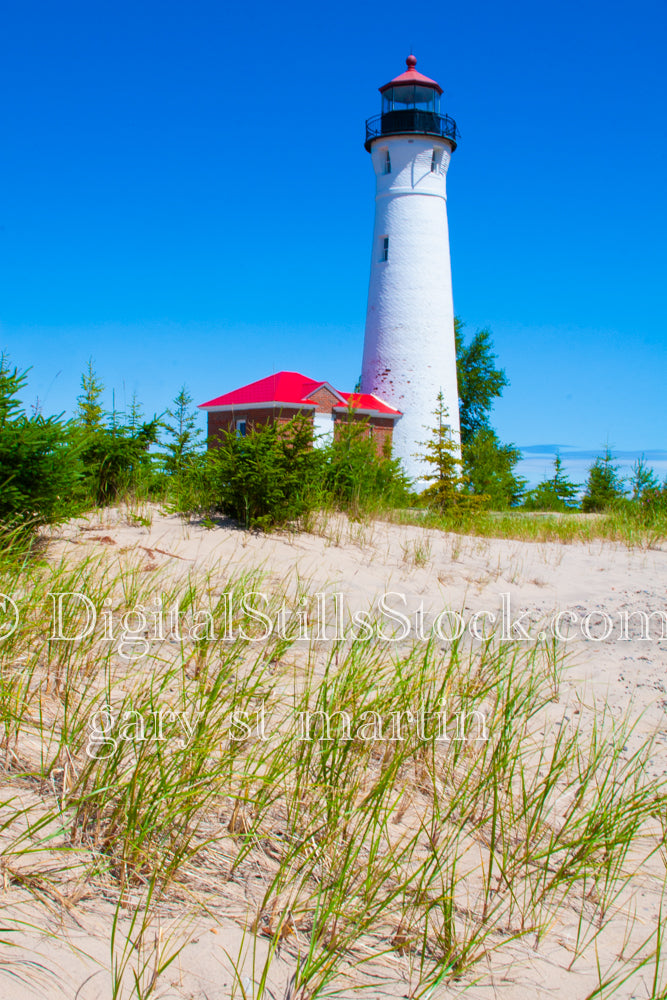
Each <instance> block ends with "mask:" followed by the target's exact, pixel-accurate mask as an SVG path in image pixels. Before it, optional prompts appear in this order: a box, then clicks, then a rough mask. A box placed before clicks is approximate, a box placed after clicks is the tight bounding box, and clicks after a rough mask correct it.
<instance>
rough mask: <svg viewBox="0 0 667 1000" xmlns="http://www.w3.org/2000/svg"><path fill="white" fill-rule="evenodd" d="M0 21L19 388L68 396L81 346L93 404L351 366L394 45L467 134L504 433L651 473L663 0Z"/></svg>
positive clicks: (660, 227)
mask: <svg viewBox="0 0 667 1000" xmlns="http://www.w3.org/2000/svg"><path fill="white" fill-rule="evenodd" d="M3 20H4V23H3V37H2V41H1V42H0V46H1V50H0V55H1V59H0V82H1V84H2V93H3V97H4V100H3V102H2V109H1V111H0V125H1V128H2V145H3V153H2V157H1V158H0V346H1V347H2V348H4V349H5V350H6V351H8V352H9V354H10V356H11V359H12V361H13V362H14V363H16V364H17V365H18V366H19V367H21V368H27V367H29V366H32V371H31V374H30V382H29V389H28V393H27V395H26V402H27V403H30V404H32V403H34V402H35V400H36V399H37V398H39V400H40V403H41V405H42V406H43V408H44V412H46V413H54V412H60V411H65V412H66V413H69V412H71V410H72V407H73V405H74V402H75V398H76V395H77V393H78V391H79V379H80V374H81V371H82V370H83V368H84V366H85V364H86V362H87V360H88V358H89V357H91V356H92V357H93V358H94V362H95V366H96V368H97V370H98V372H99V374H100V376H101V377H102V379H103V381H104V382H105V384H106V385H107V388H108V395H107V405H108V406H109V407H110V406H111V399H112V397H111V392H112V389H113V391H114V393H115V401H116V406H117V407H119V408H122V406H123V405H124V403H129V401H130V399H131V396H132V394H133V393H134V392H136V393H137V395H138V397H139V399H140V400H141V401H142V402H143V404H144V408H145V410H146V411H147V412H148V413H149V414H152V413H153V412H154V411H157V412H161V411H163V410H164V409H165V408H166V406H167V405H168V404H169V401H170V399H171V398H172V397H173V396H174V395H175V394H176V392H177V391H178V389H179V387H180V385H181V384H182V383H184V382H185V383H186V384H187V386H188V387H189V389H190V391H191V392H192V394H193V396H194V397H195V399H196V401H197V402H202V401H204V400H206V399H209V398H211V397H212V396H215V395H218V394H220V393H222V392H224V391H227V390H229V389H232V388H235V387H236V386H238V385H242V384H244V383H245V382H249V381H253V380H254V379H256V378H261V377H263V376H264V375H266V374H269V373H270V372H271V371H274V370H280V369H294V370H297V371H302V372H304V373H305V374H307V375H310V376H312V377H316V378H323V379H324V378H326V379H329V380H330V381H331V382H333V383H334V384H336V385H338V386H339V387H340V388H342V389H349V388H351V387H352V386H353V385H354V383H355V382H356V380H357V377H358V375H359V370H360V366H361V352H362V344H363V329H364V319H365V307H366V294H367V284H368V269H369V253H370V241H371V234H372V223H373V196H374V178H373V173H372V170H371V166H370V159H369V157H368V154H367V153H366V152H365V150H364V148H363V138H364V132H363V126H364V120H365V118H367V117H369V116H371V115H373V114H376V113H377V112H378V111H379V95H378V93H377V88H378V87H379V86H380V85H381V84H383V83H385V82H386V81H387V80H389V79H390V78H391V77H393V76H394V75H396V74H397V73H399V72H401V71H402V69H403V68H404V60H405V56H406V55H407V54H408V52H409V51H410V48H411V47H412V48H413V50H414V52H415V54H416V55H417V58H418V68H419V69H420V70H421V71H422V72H424V73H426V74H427V75H428V76H431V77H434V78H435V79H437V80H438V81H439V82H440V84H441V85H442V86H443V88H444V90H445V108H446V110H447V111H448V112H449V113H450V114H452V115H453V116H454V117H455V118H456V120H457V122H458V125H459V127H460V129H461V133H462V140H461V143H460V145H459V148H458V149H457V151H456V153H455V155H454V157H453V160H452V164H451V167H450V171H449V180H448V187H449V220H450V235H451V250H452V270H453V286H454V302H455V308H456V311H457V312H458V313H459V315H460V316H461V317H462V318H463V319H464V320H465V322H466V324H467V330H468V331H469V332H474V330H475V329H477V328H479V327H489V328H490V329H491V331H492V334H493V340H494V344H495V347H496V351H497V354H498V356H499V358H500V361H501V364H502V365H503V366H504V367H505V369H506V371H507V374H508V376H509V378H510V382H511V384H510V386H509V388H508V389H506V390H505V395H504V398H503V399H502V400H500V401H499V402H498V403H497V405H496V407H495V411H494V421H493V422H494V425H495V426H496V428H497V430H498V432H499V434H500V436H501V438H502V439H503V440H505V441H513V442H515V443H516V444H518V445H520V446H522V447H530V448H533V449H535V448H537V449H538V451H535V450H533V451H532V452H526V454H527V456H528V459H527V460H528V461H529V462H535V461H536V459H535V455H538V456H539V455H540V454H541V452H540V451H539V448H542V449H543V450H544V449H545V448H546V447H547V445H548V446H549V448H550V447H551V446H552V445H555V444H557V445H559V446H560V447H561V448H562V449H563V453H564V455H565V457H566V458H567V455H569V454H573V455H574V454H579V453H587V452H589V451H592V452H594V453H595V452H596V451H597V450H599V449H600V448H602V447H603V446H604V445H605V443H607V442H609V444H610V445H611V446H612V448H614V449H617V450H618V451H619V452H624V453H628V454H629V455H631V456H632V455H634V454H636V453H637V452H639V451H645V452H646V453H647V455H648V453H649V452H650V453H651V462H652V464H654V465H655V467H656V468H658V469H660V471H662V470H663V468H664V470H665V471H667V434H666V432H665V428H666V426H667V421H666V420H665V417H664V408H665V404H664V397H665V383H666V381H667V378H666V371H667V365H666V362H667V333H666V327H665V313H666V308H665V306H666V298H667V293H666V291H665V288H666V285H667V283H666V282H665V274H666V273H667V259H666V258H667V239H666V237H665V233H666V232H667V195H666V190H667V184H665V174H664V170H665V152H666V148H665V147H666V145H667V142H666V139H665V128H664V96H665V82H666V81H665V75H666V74H665V68H664V67H665V60H664V46H665V36H666V33H665V27H666V21H667V12H666V10H665V8H664V5H663V4H661V3H659V2H658V0H639V2H637V3H635V4H633V5H632V6H629V5H627V4H620V3H615V2H605V3H604V4H603V3H602V2H598V0H595V2H586V0H584V2H578V3H573V2H570V0H565V2H560V3H558V4H556V3H541V4H535V3H534V2H531V3H527V2H520V3H508V4H504V5H500V4H498V3H495V2H494V3H491V2H486V0H484V2H481V3H477V4H475V5H471V4H469V3H467V2H464V0H453V2H451V3H449V4H447V5H444V6H443V5H435V6H429V7H428V8H425V7H424V6H422V5H414V6H413V7H412V8H410V9H409V10H407V9H406V7H405V5H404V4H403V3H400V4H399V3H397V2H396V0H388V2H386V3H383V4H377V3H373V4H364V3H359V2H357V3H354V4H352V3H350V2H348V0H345V2H343V3H339V4H337V5H335V6H332V5H321V4H317V5H312V4H308V5H305V4H301V3H299V4H281V5H277V4H267V3H265V2H263V0H260V2H257V3H254V4H253V5H251V6H242V5H239V4H236V5H227V4H220V3H217V4H214V3H212V2H208V0H191V2H190V3H188V4H187V5H186V4H181V3H179V4H176V3H173V2H171V0H162V2H160V3H157V2H153V0H150V2H141V0H135V2H133V3H132V4H130V3H128V2H126V0H116V2H114V3H107V2H104V0H102V2H100V0H95V3H90V2H89V0H86V2H85V3H71V2H68V0H64V2H63V3H62V4H59V5H54V4H51V3H32V2H30V0H24V2H22V3H21V4H18V3H13V4H11V5H9V6H8V7H7V8H6V10H5V15H4V19H3ZM547 454H548V452H545V455H547ZM537 461H538V462H539V461H541V459H540V458H539V457H538V459H537ZM624 461H625V460H624ZM628 461H629V459H628ZM543 464H544V465H545V466H546V467H547V468H546V471H548V464H549V461H548V458H545V459H544V462H543ZM526 468H528V466H526ZM531 468H532V466H531ZM573 468H574V466H573ZM530 475H531V478H533V473H531V474H530ZM536 475H537V476H538V478H539V475H540V473H536Z"/></svg>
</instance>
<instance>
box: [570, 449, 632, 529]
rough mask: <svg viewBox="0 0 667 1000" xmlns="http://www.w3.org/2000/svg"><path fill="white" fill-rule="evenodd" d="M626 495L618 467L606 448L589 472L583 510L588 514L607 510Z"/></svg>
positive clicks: (582, 502)
mask: <svg viewBox="0 0 667 1000" xmlns="http://www.w3.org/2000/svg"><path fill="white" fill-rule="evenodd" d="M624 495H625V488H624V486H623V480H622V478H621V477H620V476H619V474H618V465H617V464H616V463H615V462H614V460H613V456H612V454H611V451H610V450H609V447H606V448H605V452H604V455H602V456H599V457H598V458H596V459H595V462H594V464H593V465H592V466H591V467H590V469H589V470H588V482H587V483H586V490H585V492H584V496H583V498H582V501H581V509H582V510H583V511H586V512H587V513H590V512H591V511H603V510H607V509H608V508H609V507H613V506H614V504H615V503H616V502H617V501H618V500H621V499H622V498H623V496H624Z"/></svg>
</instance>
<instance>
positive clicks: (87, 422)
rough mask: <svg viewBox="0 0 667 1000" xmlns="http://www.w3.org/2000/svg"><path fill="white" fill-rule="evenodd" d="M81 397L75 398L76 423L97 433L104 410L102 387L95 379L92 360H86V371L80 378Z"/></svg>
mask: <svg viewBox="0 0 667 1000" xmlns="http://www.w3.org/2000/svg"><path fill="white" fill-rule="evenodd" d="M81 389H82V392H81V395H80V396H77V400H76V401H77V404H78V405H77V414H76V420H77V423H78V424H80V425H81V426H82V427H85V428H86V430H89V431H97V430H99V429H100V428H101V427H102V418H103V417H104V410H103V408H102V406H101V405H100V399H101V398H102V394H103V392H104V385H103V384H102V382H100V380H99V379H98V377H97V373H96V372H95V369H94V368H93V359H92V358H89V359H88V369H87V371H85V372H84V373H83V375H82V376H81Z"/></svg>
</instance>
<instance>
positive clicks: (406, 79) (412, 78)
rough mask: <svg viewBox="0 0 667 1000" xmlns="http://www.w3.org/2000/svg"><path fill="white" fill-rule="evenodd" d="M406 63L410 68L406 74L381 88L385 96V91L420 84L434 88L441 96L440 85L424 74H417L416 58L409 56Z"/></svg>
mask: <svg viewBox="0 0 667 1000" xmlns="http://www.w3.org/2000/svg"><path fill="white" fill-rule="evenodd" d="M405 62H406V65H407V67H408V68H407V70H406V72H405V73H401V75H400V76H396V77H394V79H393V80H390V81H389V83H385V85H384V87H380V93H381V94H384V92H385V90H389V88H390V87H400V86H401V85H404V84H406V83H418V84H420V85H421V86H422V87H432V88H433V90H437V91H438V93H439V94H441V93H442V87H441V86H440V84H439V83H436V82H435V80H429V78H428V77H427V76H424V74H423V73H418V72H417V70H416V69H415V66H416V65H417V59H416V58H415V56H412V55H410V56H408V58H407V59H406V60H405Z"/></svg>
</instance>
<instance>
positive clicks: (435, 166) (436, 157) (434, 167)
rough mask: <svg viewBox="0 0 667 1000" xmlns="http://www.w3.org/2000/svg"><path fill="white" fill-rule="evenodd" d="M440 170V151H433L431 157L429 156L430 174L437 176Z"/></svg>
mask: <svg viewBox="0 0 667 1000" xmlns="http://www.w3.org/2000/svg"><path fill="white" fill-rule="evenodd" d="M439 169H440V150H439V149H434V150H433V155H432V156H431V173H432V174H437V172H438V170H439Z"/></svg>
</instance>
